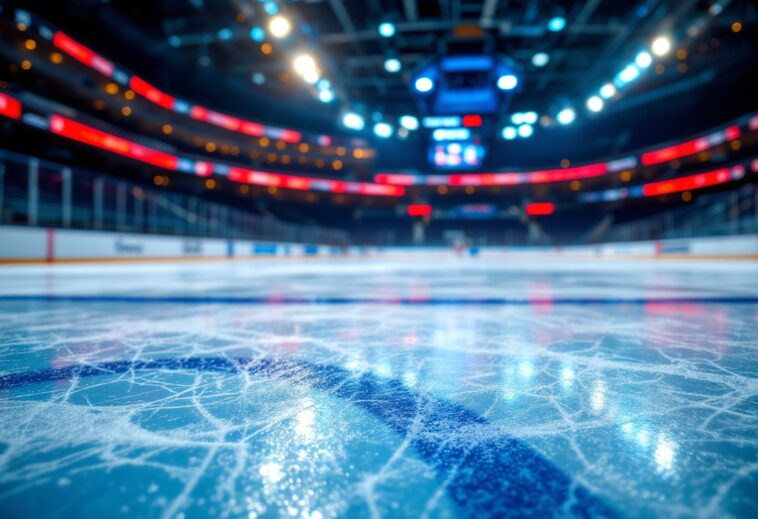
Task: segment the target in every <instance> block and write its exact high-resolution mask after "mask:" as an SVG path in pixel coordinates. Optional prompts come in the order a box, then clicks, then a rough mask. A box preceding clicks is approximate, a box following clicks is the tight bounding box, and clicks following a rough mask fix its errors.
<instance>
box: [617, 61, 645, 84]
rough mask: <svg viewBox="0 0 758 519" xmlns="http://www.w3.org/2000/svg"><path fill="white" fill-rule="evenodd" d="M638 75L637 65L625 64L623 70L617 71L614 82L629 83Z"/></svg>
mask: <svg viewBox="0 0 758 519" xmlns="http://www.w3.org/2000/svg"><path fill="white" fill-rule="evenodd" d="M638 77H640V69H639V68H637V65H634V64H631V65H627V66H626V68H624V70H622V71H621V72H619V73H618V75H617V76H616V78H615V79H614V82H615V83H616V84H617V85H619V86H623V85H626V84H627V83H631V82H632V81H634V80H635V79H637V78H638Z"/></svg>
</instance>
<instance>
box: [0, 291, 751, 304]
mask: <svg viewBox="0 0 758 519" xmlns="http://www.w3.org/2000/svg"><path fill="white" fill-rule="evenodd" d="M2 301H12V302H24V301H31V302H60V303H139V304H146V303H171V304H177V303H180V304H230V305H236V304H242V305H355V304H362V305H409V306H480V305H484V306H489V305H493V306H499V305H502V306H507V305H512V306H530V305H534V306H541V305H635V306H640V305H648V304H671V305H677V304H701V305H708V304H727V305H735V304H751V305H752V304H758V297H751V296H746V297H669V298H665V297H664V298H657V297H654V298H648V297H639V298H623V297H621V298H617V297H611V298H603V297H598V298H592V297H589V298H585V297H567V298H554V299H553V298H529V299H518V298H500V297H483V298H459V297H442V298H439V297H437V298H415V297H329V296H324V297H321V296H319V297H290V296H285V297H279V296H273V297H263V296H262V297H258V296H254V297H225V296H128V295H65V294H46V295H45V294H5V295H0V302H2Z"/></svg>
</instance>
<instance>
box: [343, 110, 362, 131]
mask: <svg viewBox="0 0 758 519" xmlns="http://www.w3.org/2000/svg"><path fill="white" fill-rule="evenodd" d="M342 124H343V125H344V126H345V128H350V129H351V130H362V129H363V128H364V127H365V126H366V121H364V120H363V117H361V116H360V115H358V114H357V113H355V112H348V113H346V114H345V115H343V116H342Z"/></svg>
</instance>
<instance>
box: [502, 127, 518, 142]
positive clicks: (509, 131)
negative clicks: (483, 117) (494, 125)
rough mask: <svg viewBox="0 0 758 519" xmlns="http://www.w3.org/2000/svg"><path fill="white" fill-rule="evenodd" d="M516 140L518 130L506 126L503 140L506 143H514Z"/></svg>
mask: <svg viewBox="0 0 758 519" xmlns="http://www.w3.org/2000/svg"><path fill="white" fill-rule="evenodd" d="M515 138H516V128H514V127H513V126H506V127H505V128H503V139H505V140H506V141H512V140H513V139H515Z"/></svg>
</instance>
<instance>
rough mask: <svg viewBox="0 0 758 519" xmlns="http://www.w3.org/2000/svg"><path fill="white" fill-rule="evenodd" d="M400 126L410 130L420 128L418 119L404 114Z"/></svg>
mask: <svg viewBox="0 0 758 519" xmlns="http://www.w3.org/2000/svg"><path fill="white" fill-rule="evenodd" d="M400 126H402V127H403V128H407V129H408V130H418V119H417V118H416V117H413V116H412V115H404V116H402V117H401V118H400Z"/></svg>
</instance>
